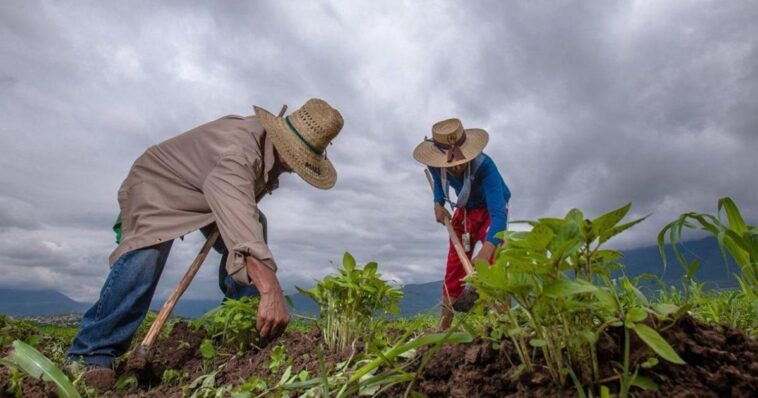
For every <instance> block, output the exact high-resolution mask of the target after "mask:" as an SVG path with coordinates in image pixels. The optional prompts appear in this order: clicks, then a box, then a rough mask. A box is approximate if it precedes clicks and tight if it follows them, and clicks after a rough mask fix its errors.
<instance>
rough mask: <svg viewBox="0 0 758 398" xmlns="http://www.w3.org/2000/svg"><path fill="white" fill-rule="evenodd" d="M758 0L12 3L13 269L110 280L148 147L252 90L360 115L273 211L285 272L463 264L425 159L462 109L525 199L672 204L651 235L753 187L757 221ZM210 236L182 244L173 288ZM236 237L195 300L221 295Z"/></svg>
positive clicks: (27, 279)
mask: <svg viewBox="0 0 758 398" xmlns="http://www.w3.org/2000/svg"><path fill="white" fill-rule="evenodd" d="M756 19H758V7H756V6H755V5H753V4H752V3H749V2H729V3H724V2H716V1H703V2H698V3H683V2H682V3H661V2H655V1H642V2H624V1H618V2H562V3H561V4H555V3H542V2H518V3H517V2H498V1H482V2H473V3H466V4H461V3H458V2H456V3H454V2H419V3H396V2H392V3H384V2H375V3H372V4H369V3H356V2H349V1H334V2H326V1H325V2H274V1H265V2H254V3H252V2H242V1H239V2H213V3H206V2H163V3H158V4H154V3H148V2H129V3H103V2H78V3H66V4H64V3H55V2H47V1H11V2H5V3H3V4H2V5H0V37H2V39H0V56H1V57H0V117H1V118H2V120H3V125H2V126H0V147H2V148H3V156H2V157H0V170H2V171H0V272H2V274H3V275H4V278H3V281H2V282H1V283H2V284H3V285H8V284H13V285H19V284H21V285H26V286H30V287H49V288H56V289H59V290H62V291H63V292H64V293H66V294H68V295H71V296H72V297H75V298H77V299H86V300H91V299H93V298H94V297H96V295H97V291H98V290H99V288H100V284H101V283H102V280H103V278H104V277H105V275H106V274H107V270H108V267H107V264H106V261H107V260H106V258H107V255H108V254H109V253H110V251H111V250H112V249H113V237H112V235H111V233H110V231H109V228H110V224H111V223H112V221H113V219H114V218H115V215H116V213H117V205H116V195H115V193H116V190H117V188H118V186H119V184H120V183H121V181H122V179H123V178H124V177H125V175H126V173H127V172H128V170H129V166H130V165H131V163H132V162H133V161H134V159H135V158H136V157H137V156H139V155H140V154H141V153H142V152H143V151H144V150H145V149H146V148H147V147H148V146H150V145H152V144H155V143H157V142H160V141H162V140H164V139H167V138H169V137H172V136H173V135H176V134H178V133H180V132H182V131H185V130H187V129H190V128H192V127H194V126H196V125H199V124H201V123H204V122H207V121H209V120H212V119H215V118H217V117H220V116H222V115H225V114H230V113H236V114H250V113H251V112H252V109H251V105H252V104H256V105H259V106H263V107H265V108H267V109H270V110H272V111H274V112H275V111H277V110H278V109H279V107H280V106H281V104H283V103H287V104H289V106H290V109H291V110H292V109H294V108H295V107H297V106H299V105H300V104H302V103H303V102H304V101H305V100H306V99H307V98H309V97H313V96H317V97H323V98H325V99H327V100H328V101H329V102H330V103H332V104H333V105H334V106H335V107H337V108H338V109H339V110H340V111H341V112H342V114H343V116H344V118H345V121H346V122H345V128H344V131H343V133H342V134H340V136H339V137H338V138H337V139H336V140H335V143H334V145H333V146H332V147H330V148H329V157H330V159H332V160H333V162H334V163H335V165H336V166H337V170H338V174H339V180H338V183H337V186H336V187H335V188H334V189H333V190H330V191H319V190H315V189H312V188H311V187H309V186H307V184H305V183H304V182H302V181H301V180H300V179H299V178H298V177H297V176H294V175H292V176H285V177H283V179H282V187H281V188H280V190H279V191H277V192H276V193H275V194H274V195H273V196H270V197H267V198H266V199H265V200H264V201H263V202H262V203H261V208H262V209H263V211H265V212H266V214H267V215H268V218H269V221H270V241H271V247H272V250H273V252H274V254H275V255H276V257H277V259H278V262H279V263H280V265H281V266H280V271H279V274H280V278H281V279H282V281H283V283H284V284H285V286H286V288H288V289H291V287H292V286H293V285H296V284H297V285H301V286H303V285H308V284H310V283H311V282H312V280H313V279H316V278H320V277H322V276H323V275H324V274H326V273H328V272H331V271H332V270H333V269H334V268H335V267H336V266H337V265H338V264H339V262H340V261H341V257H342V253H343V252H344V251H350V252H352V253H353V254H354V255H355V256H356V258H357V259H358V260H359V261H360V262H364V263H365V262H367V261H371V260H376V261H378V262H379V263H380V267H381V270H382V272H383V273H384V274H385V276H387V277H389V278H393V279H396V280H398V281H401V282H405V283H411V282H424V281H430V280H436V279H440V278H441V277H442V274H443V272H444V261H445V258H446V250H447V248H446V239H445V232H444V230H443V229H442V228H441V227H440V226H439V225H437V224H436V223H434V221H433V217H432V210H431V200H430V194H429V192H428V188H427V186H426V181H425V179H424V177H423V176H422V174H421V170H422V167H421V166H420V165H419V164H417V163H416V162H415V161H414V160H413V159H412V158H411V156H410V153H411V151H412V150H413V148H414V146H415V145H416V144H417V143H418V142H420V140H421V139H422V138H423V137H424V135H429V134H430V128H431V125H432V124H433V123H434V122H435V121H437V120H440V119H443V118H447V117H451V116H457V117H459V118H461V119H462V120H463V123H464V124H465V125H466V126H468V127H482V128H486V129H487V130H488V131H489V132H490V136H491V139H490V144H489V145H488V147H487V149H486V152H487V153H489V154H490V155H491V156H493V158H494V159H495V160H496V163H497V164H498V166H499V168H500V171H501V173H502V174H503V176H504V178H505V179H506V181H507V183H508V185H509V187H510V188H511V190H512V192H513V199H512V201H511V213H512V215H511V217H512V218H513V219H534V218H537V217H542V216H560V215H563V214H565V213H566V212H567V211H568V210H569V209H571V208H572V207H579V208H581V209H583V210H584V211H585V213H586V214H587V215H588V216H595V215H598V214H600V213H602V212H605V211H609V210H611V209H613V208H615V207H618V206H621V205H623V204H624V203H626V202H629V201H631V202H633V205H634V207H633V214H632V216H635V217H639V216H643V215H646V214H652V215H651V217H650V219H649V220H647V221H646V222H644V223H643V224H641V225H639V226H637V227H635V228H634V229H633V230H631V231H630V232H629V233H627V234H625V236H622V237H619V238H618V239H617V240H616V241H615V244H616V245H618V246H619V247H635V246H639V245H645V244H652V243H654V238H655V235H656V233H657V231H658V230H659V229H660V228H661V227H662V226H663V225H664V224H665V223H666V222H668V221H670V220H672V219H673V218H675V217H676V216H677V215H678V214H679V213H682V212H685V211H690V210H693V211H708V212H713V211H715V207H716V201H717V200H718V198H719V197H722V196H727V195H729V196H732V197H733V198H734V199H735V200H736V201H737V203H738V205H740V206H741V208H742V210H743V212H744V213H745V215H746V216H747V217H748V218H749V219H750V220H756V219H758V205H756V204H755V200H754V199H755V189H754V188H753V185H754V184H753V183H752V182H753V181H754V180H755V177H754V176H753V174H755V172H756V170H758V163H757V162H758V161H756V160H755V156H754V153H755V152H756V149H758V134H756V129H757V128H758V116H756V115H758V99H757V98H756V97H755V95H754V93H755V92H756V91H757V90H758V76H757V75H756V74H757V73H758V72H756V71H758V49H757V46H756V40H755V37H758V26H756V25H755V24H754V23H753V22H752V21H755V20H756ZM201 244H202V238H201V237H200V236H199V235H198V234H193V235H190V236H188V237H187V239H186V240H185V241H184V242H176V243H175V245H174V248H173V251H172V254H171V256H170V259H169V263H168V265H167V267H166V270H165V271H164V276H163V278H162V280H161V284H160V285H159V288H158V290H159V291H158V295H159V296H161V295H162V296H165V295H166V294H167V292H168V291H169V290H170V289H171V288H172V287H173V284H175V283H176V281H177V280H178V279H179V278H180V277H181V274H182V273H183V272H184V270H185V269H186V267H187V266H188V265H189V263H190V262H191V261H192V258H193V257H194V255H195V253H196V251H197V250H198V249H199V247H200V245H201ZM218 261H219V260H218V257H217V256H215V255H213V256H211V257H209V259H208V260H207V264H206V265H205V266H204V267H203V269H202V270H201V272H200V274H199V275H198V277H197V280H196V281H195V282H194V283H193V286H192V288H191V290H190V291H189V292H188V295H189V297H192V298H201V297H218V292H217V290H218V289H217V287H216V282H215V273H216V269H217V268H216V267H217V263H218Z"/></svg>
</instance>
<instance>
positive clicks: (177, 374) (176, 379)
mask: <svg viewBox="0 0 758 398" xmlns="http://www.w3.org/2000/svg"><path fill="white" fill-rule="evenodd" d="M186 378H187V374H186V373H182V372H181V371H179V370H176V369H166V370H164V371H163V376H162V377H161V382H162V383H163V384H165V385H168V386H173V385H177V384H179V383H181V382H182V381H183V380H184V379H186Z"/></svg>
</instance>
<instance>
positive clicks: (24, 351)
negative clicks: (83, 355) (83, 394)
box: [3, 340, 80, 398]
mask: <svg viewBox="0 0 758 398" xmlns="http://www.w3.org/2000/svg"><path fill="white" fill-rule="evenodd" d="M3 364H4V365H6V366H8V365H12V366H16V367H18V368H19V369H21V370H23V371H24V372H26V373H27V374H28V375H29V376H31V377H34V378H36V379H39V378H42V379H44V380H46V381H49V382H52V383H53V384H55V388H56V390H57V391H58V396H59V397H63V398H79V397H80V395H79V393H78V392H77V391H76V388H74V385H73V384H71V381H70V380H69V379H68V377H66V375H64V374H63V372H62V371H61V370H60V369H58V367H57V366H55V364H53V363H52V362H50V360H49V359H47V357H45V356H44V355H42V354H41V353H40V352H39V351H37V350H36V349H34V347H32V346H30V345H28V344H26V343H24V342H23V341H20V340H16V341H14V342H13V351H11V354H10V355H9V356H8V358H7V360H6V361H4V362H3Z"/></svg>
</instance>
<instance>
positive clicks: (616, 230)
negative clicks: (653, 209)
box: [599, 214, 650, 244]
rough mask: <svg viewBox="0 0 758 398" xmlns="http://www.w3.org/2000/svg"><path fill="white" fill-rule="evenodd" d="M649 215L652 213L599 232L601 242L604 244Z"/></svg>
mask: <svg viewBox="0 0 758 398" xmlns="http://www.w3.org/2000/svg"><path fill="white" fill-rule="evenodd" d="M649 216H650V215H649V214H648V215H647V216H645V217H642V218H640V219H637V220H634V221H630V222H628V223H626V224H621V225H619V226H615V227H613V228H611V229H608V230H605V231H604V232H602V233H600V234H599V236H600V244H603V243H605V242H607V241H608V240H609V239H611V238H612V237H614V236H616V235H618V234H620V233H622V232H624V231H626V230H627V229H629V228H631V227H633V226H635V225H637V224H639V223H641V222H642V221H644V220H645V219H646V218H648V217H649Z"/></svg>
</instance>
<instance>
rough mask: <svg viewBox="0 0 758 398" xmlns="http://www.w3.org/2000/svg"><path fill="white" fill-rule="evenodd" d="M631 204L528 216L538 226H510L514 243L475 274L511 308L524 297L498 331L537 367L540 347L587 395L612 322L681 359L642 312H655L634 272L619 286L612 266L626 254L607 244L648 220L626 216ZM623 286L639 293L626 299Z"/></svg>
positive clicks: (484, 291) (484, 293) (559, 374)
mask: <svg viewBox="0 0 758 398" xmlns="http://www.w3.org/2000/svg"><path fill="white" fill-rule="evenodd" d="M630 208H631V204H627V205H625V206H622V207H620V208H618V209H616V210H613V211H611V212H608V213H606V214H603V215H601V216H599V217H596V218H593V219H585V218H584V214H583V213H582V212H581V211H580V210H578V209H572V210H571V211H569V212H568V213H567V214H566V216H565V217H564V218H541V219H539V220H537V221H531V222H528V224H529V225H531V227H532V228H531V230H530V231H515V232H505V233H503V236H504V238H505V240H506V241H507V242H508V245H507V247H505V248H501V249H499V250H498V251H497V253H496V257H495V262H494V264H493V265H492V266H489V265H488V264H483V263H478V264H476V268H477V272H476V273H475V274H474V275H472V276H471V277H469V279H468V281H469V283H471V284H472V285H474V286H475V287H477V289H479V292H480V296H481V300H483V301H491V302H495V304H497V305H499V306H501V307H505V308H508V307H509V306H510V304H511V301H515V303H516V305H515V306H514V308H513V309H511V310H510V311H507V312H505V313H504V314H503V319H504V324H502V325H500V326H499V327H498V330H499V331H498V332H497V333H498V334H500V335H507V336H508V337H509V338H510V339H511V341H512V342H513V344H514V346H515V348H516V351H517V354H518V356H519V359H520V361H521V365H520V366H522V367H523V368H524V369H525V370H532V369H533V367H534V364H533V361H532V355H530V352H531V351H532V350H533V349H537V350H539V351H540V352H541V353H542V356H543V357H544V360H545V363H546V366H547V369H548V371H549V373H550V375H551V377H552V378H553V380H554V381H555V382H556V383H557V384H558V385H564V384H565V383H566V381H567V380H568V378H570V379H572V380H573V382H574V384H575V386H577V390H578V391H579V392H580V394H584V391H583V387H582V385H587V384H596V383H598V382H599V365H598V360H597V354H596V344H597V342H598V340H599V336H600V334H601V333H604V332H605V331H606V329H607V328H608V327H611V326H624V327H625V329H624V330H625V337H626V338H625V342H626V343H627V344H628V343H629V341H630V335H629V332H630V331H634V332H636V333H637V334H638V335H639V336H640V337H641V338H642V340H643V341H645V342H646V343H647V344H648V345H650V346H651V348H652V349H653V350H654V351H655V352H656V353H658V354H659V355H662V356H664V358H666V357H669V358H673V356H672V355H669V354H670V352H669V350H667V349H666V347H668V349H670V346H668V344H667V343H665V341H663V339H662V338H659V337H660V335H658V334H657V332H655V331H654V330H652V329H651V328H649V327H647V326H646V325H644V324H642V323H641V322H642V321H643V319H640V318H639V316H640V311H642V312H643V313H645V314H647V313H654V312H655V311H654V310H653V309H651V308H648V303H647V300H646V299H644V296H643V295H642V293H640V292H639V291H638V290H637V289H636V288H635V287H634V286H633V284H632V283H631V282H630V281H629V280H627V279H626V278H622V285H623V287H624V290H623V291H622V292H619V291H618V290H616V289H615V288H614V286H615V282H614V281H612V280H611V272H612V271H614V270H623V267H622V266H621V265H620V264H619V263H618V262H617V260H618V259H619V258H620V257H621V254H620V253H619V252H617V251H615V250H608V249H605V248H604V247H603V245H604V244H605V243H606V242H607V241H608V240H609V239H611V238H612V237H614V236H616V235H618V234H620V233H622V232H623V231H626V230H627V229H629V228H631V227H632V226H634V225H636V224H638V223H639V222H641V221H642V220H644V219H645V217H643V218H639V219H636V220H633V221H630V222H625V223H622V222H621V221H622V220H623V219H624V217H625V216H626V215H627V213H628V212H629V210H630ZM620 293H629V294H630V295H631V297H633V298H634V299H629V300H622V299H620V298H619V294H620ZM630 313H631V315H629V314H630ZM661 342H663V343H661ZM663 344H665V347H664V346H663ZM671 352H673V350H671ZM674 355H676V354H675V353H674ZM626 358H627V359H628V355H627V356H626ZM667 359H668V358H667ZM630 366H631V364H629V363H628V360H627V361H625V362H624V366H622V368H623V370H622V373H623V375H622V379H624V380H627V381H629V380H632V381H633V380H635V378H634V377H632V375H630V374H627V373H628V371H629V369H630ZM637 380H642V378H641V376H640V377H638V378H637ZM637 384H643V383H642V382H638V383H637ZM630 385H631V382H630Z"/></svg>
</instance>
